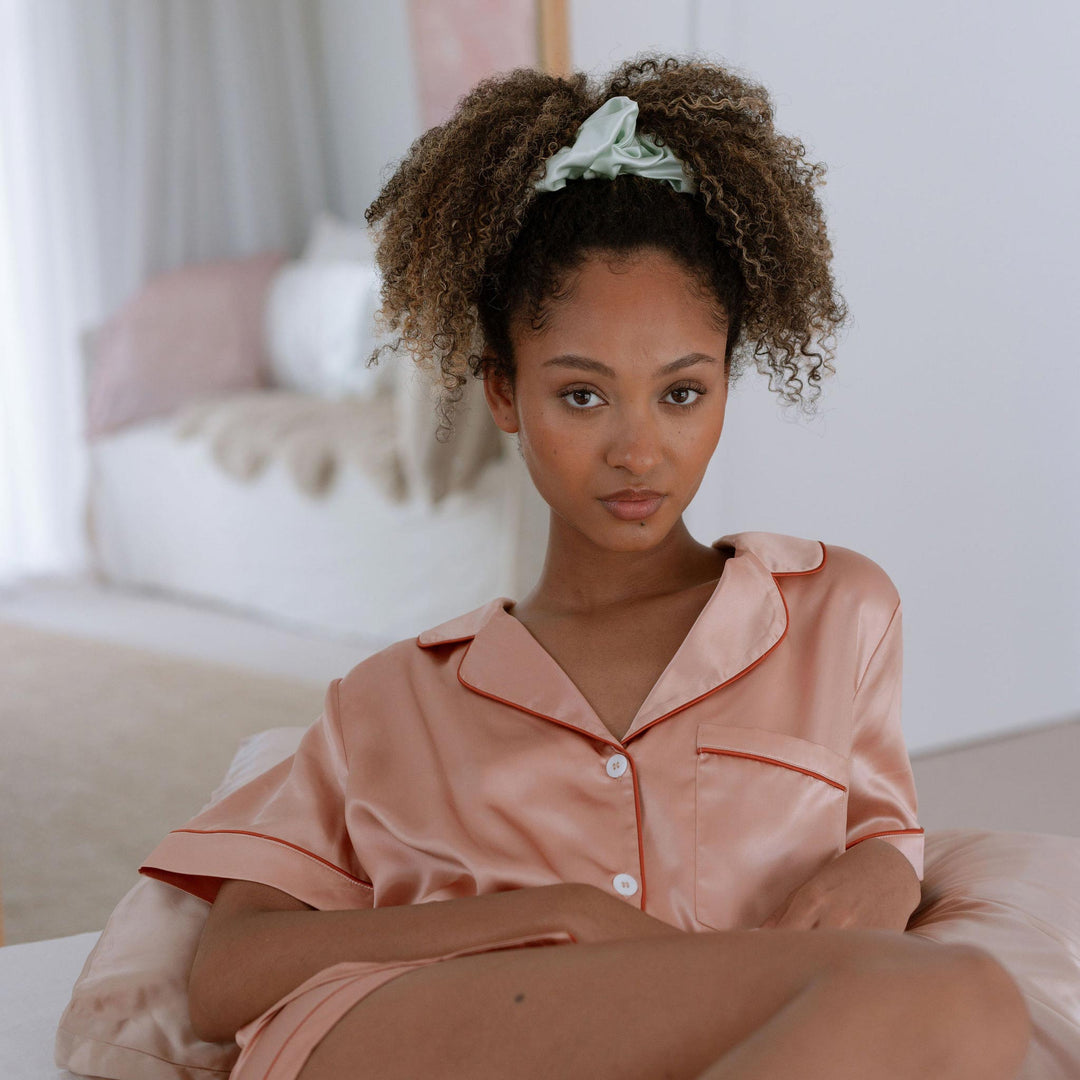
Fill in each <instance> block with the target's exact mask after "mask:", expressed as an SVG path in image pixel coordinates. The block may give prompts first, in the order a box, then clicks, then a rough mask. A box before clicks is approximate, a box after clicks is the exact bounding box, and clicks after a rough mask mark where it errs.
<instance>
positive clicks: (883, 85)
mask: <svg viewBox="0 0 1080 1080" xmlns="http://www.w3.org/2000/svg"><path fill="white" fill-rule="evenodd" d="M1078 48H1080V9H1078V8H1077V7H1076V5H1073V4H1068V3H1065V2H1064V0H1060V2H1050V0H1043V2H1037V3H1034V4H1032V5H1027V6H1025V7H1023V9H1021V8H1020V7H1019V6H1018V5H1015V4H1005V3H997V2H989V3H975V2H973V0H972V2H954V3H941V2H931V0H913V2H912V3H910V4H907V5H904V6H903V7H902V8H901V7H896V6H895V5H884V4H866V3H857V2H855V0H825V2H821V3H817V4H813V5H807V4H805V3H795V2H794V0H757V2H755V3H750V2H748V0H715V2H709V3H705V2H701V0H663V2H661V0H410V2H407V3H406V2H399V0H0V674H2V681H0V723H2V725H3V726H2V729H0V739H2V742H0V747H2V750H0V814H2V818H0V895H2V897H3V902H4V907H3V911H4V914H5V917H6V929H7V940H8V941H9V942H13V941H29V940H34V939H37V938H43V937H49V936H55V935H59V934H66V933H74V932H76V931H84V930H92V929H99V928H100V926H101V925H102V923H103V921H104V919H105V917H106V916H107V915H108V913H109V911H110V910H111V908H112V906H113V905H114V904H115V903H116V901H117V900H118V899H119V897H120V896H121V895H122V894H123V892H124V891H125V890H126V889H127V888H128V887H129V886H130V885H131V883H132V881H133V880H134V874H135V867H136V866H137V865H138V862H139V860H140V859H141V858H142V857H143V856H145V855H146V854H147V853H148V851H149V850H150V848H151V847H152V846H153V845H154V844H155V843H156V841H157V840H158V839H159V838H160V836H162V835H163V834H164V833H165V832H166V831H167V830H168V829H169V828H170V827H172V826H174V825H176V824H178V823H182V822H183V821H184V820H187V819H188V818H189V817H190V816H191V815H192V814H194V813H195V812H197V811H198V809H199V808H200V806H201V805H202V804H203V803H204V802H205V801H206V799H207V798H208V797H209V794H210V792H211V790H212V789H213V787H214V786H215V784H216V783H217V782H218V781H219V780H220V778H221V776H222V775H223V773H224V771H225V768H226V766H227V765H228V763H229V761H230V759H231V758H232V756H233V754H234V752H235V751H236V748H237V745H238V743H239V742H240V740H242V739H243V738H245V737H246V736H248V735H251V734H253V733H255V732H258V731H262V730H265V729H267V728H271V727H275V726H280V725H297V724H303V725H306V724H308V723H310V722H311V721H312V720H313V719H314V718H315V717H316V716H317V714H318V712H319V710H320V708H321V707H322V697H323V692H324V690H325V688H326V685H327V683H328V682H329V680H331V679H333V678H336V677H337V676H339V675H342V674H344V673H345V672H346V671H347V670H348V669H349V668H351V667H352V666H353V665H354V664H356V663H357V662H359V661H360V660H361V659H363V658H364V656H366V655H368V654H369V653H371V652H373V651H375V650H377V649H379V648H382V647H384V646H385V645H387V644H389V643H391V642H393V641H396V640H399V639H401V638H405V637H410V636H412V635H414V634H416V633H418V632H419V631H421V630H423V629H426V628H427V627H429V626H433V625H435V624H437V623H439V622H441V621H443V620H444V619H446V618H449V617H451V616H452V615H455V614H458V613H461V612H463V611H466V610H469V609H471V608H473V607H476V606H478V605H479V604H482V603H484V602H485V601H487V600H489V599H491V598H492V597H494V596H496V595H504V596H509V597H513V598H518V597H521V596H523V595H524V594H525V593H526V592H527V591H528V590H529V588H530V587H531V585H532V583H533V581H534V580H535V578H536V576H537V574H538V572H539V569H540V565H541V562H542V557H543V550H544V541H545V539H546V521H547V515H546V507H545V506H544V505H543V503H542V502H541V501H540V500H539V497H538V496H537V495H536V494H535V491H534V490H533V489H532V487H531V484H530V483H529V480H528V477H527V474H526V473H525V471H524V468H523V466H522V465H521V463H520V461H519V460H518V458H517V456H516V453H515V452H514V451H513V448H512V444H508V441H507V440H506V438H505V437H504V436H503V435H502V434H501V433H500V432H498V430H497V429H496V428H495V426H494V424H493V423H491V421H490V418H489V417H488V415H487V413H486V410H485V408H484V407H483V402H482V397H478V395H477V394H476V393H475V392H474V391H475V387H474V388H473V391H470V394H469V395H467V396H466V398H465V400H464V401H463V403H462V407H461V410H460V411H459V418H458V432H457V434H455V436H454V438H453V439H452V440H451V441H450V442H448V443H440V442H439V441H438V440H437V439H436V438H435V430H436V417H435V414H434V411H433V401H432V398H431V395H430V392H429V390H428V389H427V388H426V387H425V386H424V385H423V384H422V383H421V382H420V381H419V380H418V379H417V378H416V377H415V376H414V374H413V372H412V370H411V364H410V363H409V362H408V361H407V356H406V354H404V353H403V354H402V355H401V356H400V357H394V356H393V354H387V356H386V357H384V361H383V363H381V364H380V365H379V366H378V367H372V368H367V367H365V361H366V359H367V357H368V356H369V354H370V353H371V351H372V349H373V348H374V347H375V346H376V345H377V344H378V343H379V342H380V340H381V339H380V338H379V335H378V333H377V331H376V329H375V327H374V324H373V315H374V311H375V309H376V308H377V306H378V299H377V295H378V278H377V275H376V272H375V269H374V266H373V262H372V251H371V244H370V241H369V239H368V236H367V234H366V230H365V228H364V218H363V212H364V209H365V207H366V206H367V205H368V204H369V203H370V202H371V201H372V199H373V198H374V197H375V196H376V194H377V193H378V191H379V188H380V186H381V184H382V183H383V182H384V181H385V180H386V179H387V178H388V177H389V176H390V175H391V173H392V171H393V169H394V167H395V164H396V162H397V161H398V160H399V159H400V158H401V157H402V156H403V155H404V154H405V153H406V151H407V149H408V147H409V145H410V143H411V142H412V141H413V140H414V139H415V138H416V137H417V136H418V135H419V134H421V132H423V131H424V130H425V129H426V128H428V127H430V126H431V125H433V124H436V123H439V122H440V121H441V120H442V119H444V118H445V117H446V116H447V115H448V114H449V113H450V112H451V111H452V109H453V107H454V104H455V102H456V101H457V100H458V99H459V98H460V96H461V95H462V94H463V93H465V92H466V91H467V90H468V89H469V87H471V86H472V85H473V84H474V83H475V82H476V81H477V80H478V79H480V78H482V77H484V76H486V75H489V74H492V73H495V72H498V71H504V70H509V69H511V68H513V67H517V66H522V65H529V66H538V67H542V68H545V69H546V70H549V71H554V72H565V71H568V70H571V69H576V70H585V71H588V72H590V73H592V74H593V75H595V76H596V77H597V78H600V77H602V76H603V75H604V74H605V73H606V72H607V71H609V70H610V69H611V68H613V67H614V66H616V65H617V64H619V63H620V62H621V61H622V60H624V59H626V58H628V57H630V56H632V55H635V54H637V53H639V52H642V51H644V50H655V51H657V52H660V53H671V54H675V55H685V54H697V55H700V56H702V57H703V58H707V59H709V60H712V61H715V62H719V63H724V64H728V65H730V66H732V67H735V68H737V69H739V71H740V72H741V73H742V74H744V75H747V76H749V77H751V78H754V79H756V80H758V81H760V82H762V83H763V84H764V85H765V86H766V87H767V88H768V89H769V91H770V93H771V95H772V98H773V101H774V104H775V106H776V123H777V126H778V127H779V128H781V129H782V130H784V131H785V132H787V133H789V134H792V135H795V136H797V137H798V138H799V139H800V140H802V142H803V143H804V145H805V146H806V148H807V153H808V155H809V156H810V157H811V158H812V159H814V160H821V161H824V162H825V163H826V164H827V166H828V173H827V180H828V183H827V186H826V187H825V188H824V189H822V192H821V196H822V198H823V201H824V202H825V204H826V208H827V212H828V218H829V223H830V229H831V235H832V239H833V244H834V248H835V252H836V264H835V265H836V272H837V276H838V280H839V286H840V289H841V291H842V292H843V294H844V296H845V297H846V299H847V301H848V304H849V306H850V309H851V312H852V319H851V325H850V327H849V328H848V330H847V331H846V333H845V334H844V335H843V337H842V338H841V340H840V342H839V349H838V356H837V369H838V375H837V376H836V378H835V379H833V380H831V381H830V383H828V384H827V389H826V393H825V396H824V399H823V406H822V409H821V411H820V415H819V416H818V417H817V418H816V419H815V420H812V421H810V420H806V419H795V418H792V417H791V416H789V415H787V414H785V413H784V412H782V410H781V409H780V408H779V406H778V404H777V400H776V398H775V395H773V394H771V393H770V392H769V390H768V388H767V384H766V380H765V378H764V377H762V376H760V375H759V374H758V373H756V372H754V371H753V370H751V371H748V372H747V373H746V375H745V376H744V378H743V379H742V380H741V382H739V383H737V384H736V385H735V387H734V388H733V392H732V396H731V399H730V403H729V407H728V420H727V426H726V428H725V432H724V436H723V438H722V439H721V442H720V448H719V450H718V452H717V454H716V457H715V458H714V461H713V463H712V465H711V466H710V470H709V473H708V475H707V477H706V479H705V482H704V483H703V484H702V487H701V489H700V490H699V493H698V495H697V497H696V499H695V501H694V503H693V505H692V506H691V508H690V510H689V511H688V514H687V522H688V525H689V526H690V529H691V531H692V532H693V533H694V535H695V536H696V537H697V538H698V539H699V540H701V541H702V542H704V543H710V542H712V541H713V540H715V539H717V538H719V537H720V536H722V535H724V534H726V533H731V532H738V531H744V530H758V529H763V530H773V531H778V532H786V533H793V534H796V535H799V536H808V537H814V538H818V539H821V540H823V541H825V542H826V543H827V544H829V543H832V544H839V545H842V546H845V547H850V548H854V549H856V550H859V551H861V552H863V553H865V554H866V555H868V556H870V557H871V558H872V559H874V560H875V561H877V562H878V563H879V564H880V565H881V566H882V567H883V568H884V569H885V570H886V571H887V572H888V574H889V575H890V576H891V577H892V579H893V581H894V582H895V583H896V586H897V588H898V589H899V591H900V594H901V597H902V598H903V604H904V620H905V676H904V680H905V681H904V716H905V721H904V723H905V732H906V734H907V737H908V741H909V746H910V748H911V750H912V753H913V758H914V761H915V766H916V773H917V780H918V783H919V789H920V802H921V810H922V813H921V819H922V822H923V824H924V825H925V826H926V827H928V828H937V827H948V826H985V827H995V828H1021V829H1032V830H1038V831H1046V832H1070V833H1077V834H1080V805H1078V804H1077V802H1076V800H1075V798H1074V796H1073V794H1072V788H1073V782H1072V776H1073V772H1074V771H1075V762H1076V754H1077V751H1078V749H1080V738H1078V731H1080V725H1077V723H1076V721H1077V718H1078V714H1080V559H1078V558H1077V551H1078V550H1080V499H1078V494H1080V437H1078V433H1077V432H1078V425H1077V421H1076V405H1077V401H1078V400H1080V362H1078V361H1080V357H1078V347H1077V344H1076V336H1075V323H1076V315H1077V303H1076V296H1077V289H1078V285H1080V280H1078V278H1080V275H1078V273H1077V268H1076V267H1077V260H1076V252H1077V250H1078V247H1080V243H1078V241H1080V230H1078V221H1080V213H1078V209H1077V205H1078V200H1077V198H1076V176H1077V173H1078V169H1080V136H1078V129H1077V124H1076V120H1075V115H1074V114H1075V110H1076V103H1077V101H1078V100H1080V77H1078V67H1077V65H1076V63H1075V56H1076V54H1077V50H1078ZM406 781H407V778H406V777H403V782H406Z"/></svg>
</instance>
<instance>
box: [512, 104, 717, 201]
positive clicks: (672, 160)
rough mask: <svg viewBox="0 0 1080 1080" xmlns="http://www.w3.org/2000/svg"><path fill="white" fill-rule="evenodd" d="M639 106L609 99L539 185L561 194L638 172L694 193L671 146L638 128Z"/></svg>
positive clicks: (553, 162)
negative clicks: (571, 186) (573, 186)
mask: <svg viewBox="0 0 1080 1080" xmlns="http://www.w3.org/2000/svg"><path fill="white" fill-rule="evenodd" d="M637 118H638V104H637V102H636V101H634V99H633V98H629V97H626V95H625V94H620V95H618V96H616V97H611V98H608V99H607V101H605V102H604V103H603V105H601V106H600V107H599V108H598V109H596V110H595V111H594V112H593V113H592V114H591V115H590V116H588V117H586V119H585V120H584V121H583V122H582V124H581V125H580V126H579V127H578V129H577V131H576V132H575V135H574V142H573V143H572V144H571V145H570V146H563V147H561V148H560V149H559V150H557V151H556V152H555V153H554V154H552V155H551V157H549V158H548V159H547V162H546V164H545V166H544V175H543V177H542V178H541V179H540V180H538V181H537V182H536V183H535V184H534V185H533V187H534V188H535V189H536V190H537V191H558V190H559V189H560V188H564V187H566V181H567V180H579V179H581V180H596V179H607V180H614V179H615V177H616V176H618V175H619V174H620V173H634V174H636V175H637V176H644V177H646V178H647V179H650V180H662V181H664V182H665V183H668V184H670V185H671V187H672V189H673V190H675V191H678V192H684V193H686V194H689V195H693V194H694V193H695V192H696V191H697V183H696V181H694V180H693V179H692V178H691V177H690V176H689V175H688V174H687V171H686V167H685V166H684V165H683V163H682V162H681V161H680V160H679V159H678V158H677V157H676V156H675V155H674V154H673V153H672V152H671V149H670V148H669V147H667V146H658V145H657V144H656V140H655V139H653V137H652V136H651V135H648V134H647V133H645V132H640V133H639V132H638V131H637V130H636V128H637Z"/></svg>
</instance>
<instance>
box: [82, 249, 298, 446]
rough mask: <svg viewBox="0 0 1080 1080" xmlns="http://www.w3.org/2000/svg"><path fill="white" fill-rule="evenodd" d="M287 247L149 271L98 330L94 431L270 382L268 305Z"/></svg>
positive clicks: (90, 425)
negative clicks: (151, 275)
mask: <svg viewBox="0 0 1080 1080" xmlns="http://www.w3.org/2000/svg"><path fill="white" fill-rule="evenodd" d="M286 257H287V256H286V255H285V253H283V252H278V251H271V252H265V253H263V254H261V255H255V256H253V257H250V258H246V259H229V260H223V261H219V262H209V263H199V264H196V265H193V266H185V267H183V268H181V269H179V270H174V271H172V272H170V273H167V274H161V275H159V276H158V277H154V278H151V280H150V281H148V282H147V283H146V284H145V285H144V286H143V287H142V288H141V289H140V290H139V291H138V292H137V293H136V294H135V295H134V296H133V297H132V298H131V299H130V300H128V302H127V303H126V304H124V305H123V307H121V308H120V310H119V311H117V312H116V313H115V314H114V315H113V316H112V317H111V318H110V319H109V320H108V321H107V322H106V323H105V324H104V325H103V326H102V327H101V328H100V330H98V331H97V332H96V333H95V334H94V335H93V336H92V339H90V351H91V353H92V357H91V358H90V359H91V363H90V369H89V374H88V379H89V387H88V395H87V396H88V409H87V411H88V415H87V429H86V436H87V438H90V439H94V438H98V437H100V436H101V435H104V434H107V433H108V432H110V431H115V430H116V429H118V428H121V427H124V426H125V425H127V424H134V423H138V422H139V421H142V420H147V419H149V418H151V417H154V416H161V415H164V414H167V413H171V412H172V411H173V410H174V409H176V408H177V407H178V406H180V405H183V404H184V403H186V402H188V401H190V400H192V399H193V398H198V397H202V396H209V395H212V394H217V393H221V392H227V391H229V390H250V389H255V388H257V387H260V386H265V385H267V382H268V379H267V376H266V370H267V362H266V357H265V352H264V347H263V336H264V335H263V310H264V306H265V303H266V298H267V293H268V291H269V287H270V282H271V280H272V279H273V277H274V275H275V274H276V273H277V270H278V268H279V267H280V266H281V264H282V263H283V262H284V261H285V259H286Z"/></svg>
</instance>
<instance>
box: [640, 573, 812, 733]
mask: <svg viewBox="0 0 1080 1080" xmlns="http://www.w3.org/2000/svg"><path fill="white" fill-rule="evenodd" d="M824 565H825V564H824V563H823V562H822V563H821V564H819V565H818V566H817V567H815V569H816V570H820V569H821V567H822V566H824ZM813 572H814V571H813V570H807V571H805V573H808V574H812V573H813ZM772 578H773V585H775V586H776V591H777V592H778V593H779V594H780V602H781V603H782V604H783V605H784V632H783V633H782V634H781V635H780V636H779V637H778V638H777V639H776V641H774V642H773V643H772V645H771V646H769V648H768V649H767V650H766V651H765V652H763V653H762V654H761V655H760V656H759V657H758V658H757V659H756V660H755V661H754V662H753V663H752V664H747V665H746V667H744V668H743V669H742V671H737V672H736V673H735V674H734V675H732V676H731V678H730V679H725V680H724V682H722V683H720V685H719V686H714V687H713V688H712V689H711V690H706V691H705V693H704V694H699V695H698V696H697V697H696V698H694V699H693V700H692V701H686V702H683V704H682V705H677V706H676V707H675V708H674V709H672V710H671V712H666V713H664V715H663V716H658V717H657V718H656V719H655V720H650V721H649V722H648V723H647V724H646V725H645V726H644V727H641V728H638V730H637V731H635V732H634V733H633V734H632V735H631V736H630V738H631V739H636V738H637V737H638V736H639V735H640V734H642V732H645V731H648V730H649V728H651V727H652V726H653V725H654V724H659V723H660V721H661V720H666V719H667V718H668V717H669V716H674V715H675V714H676V713H677V712H682V710H683V709H689V708H690V706H691V705H696V704H697V703H698V702H699V701H701V700H702V699H703V698H707V697H708V696H709V695H710V694H715V693H716V691H717V690H723V688H724V687H725V686H729V685H730V684H731V683H733V682H734V681H735V680H736V679H739V678H741V677H742V676H743V675H745V674H746V673H747V672H748V671H752V670H753V669H754V668H756V667H757V666H758V664H760V663H761V661H762V660H764V659H765V658H766V657H767V656H769V655H770V653H772V651H773V650H774V649H776V648H777V647H778V646H779V645H780V642H781V641H783V640H784V638H786V637H787V632H788V627H789V626H790V625H791V612H790V611H789V610H788V606H787V600H785V599H784V590H783V589H781V588H780V586H779V585H777V584H776V575H775V574H773V575H772Z"/></svg>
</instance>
